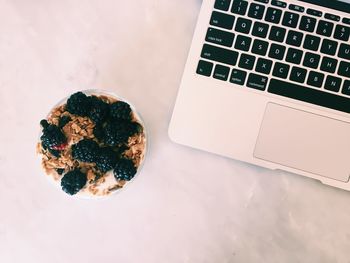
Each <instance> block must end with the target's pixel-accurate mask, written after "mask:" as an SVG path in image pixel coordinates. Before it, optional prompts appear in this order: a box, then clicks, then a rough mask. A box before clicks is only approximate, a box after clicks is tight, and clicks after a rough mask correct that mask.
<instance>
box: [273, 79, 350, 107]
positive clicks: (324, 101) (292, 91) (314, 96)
mask: <svg viewBox="0 0 350 263" xmlns="http://www.w3.org/2000/svg"><path fill="white" fill-rule="evenodd" d="M267 91H268V92H269V93H273V94H276V95H280V96H284V97H288V98H291V99H295V100H300V101H304V102H308V103H312V104H316V105H318V106H322V107H326V108H330V109H333V110H338V111H342V112H346V113H350V98H346V97H342V96H338V95H335V94H331V93H328V92H324V91H320V90H316V89H312V88H308V87H304V86H301V85H297V84H294V83H291V82H286V81H281V80H277V79H271V80H270V83H269V85H268V89H267Z"/></svg>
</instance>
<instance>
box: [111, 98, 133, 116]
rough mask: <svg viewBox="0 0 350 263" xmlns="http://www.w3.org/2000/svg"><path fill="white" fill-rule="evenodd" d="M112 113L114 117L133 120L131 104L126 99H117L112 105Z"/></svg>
mask: <svg viewBox="0 0 350 263" xmlns="http://www.w3.org/2000/svg"><path fill="white" fill-rule="evenodd" d="M109 108H110V115H111V117H112V118H113V119H121V120H131V108H130V105H129V104H127V103H126V102H124V101H117V102H114V103H112V104H111V105H110V107H109Z"/></svg>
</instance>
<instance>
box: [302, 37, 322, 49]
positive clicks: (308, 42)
mask: <svg viewBox="0 0 350 263" xmlns="http://www.w3.org/2000/svg"><path fill="white" fill-rule="evenodd" d="M320 42H321V38H319V37H317V36H312V35H306V37H305V41H304V45H303V47H304V48H305V49H309V50H313V51H317V50H318V48H319V46H320Z"/></svg>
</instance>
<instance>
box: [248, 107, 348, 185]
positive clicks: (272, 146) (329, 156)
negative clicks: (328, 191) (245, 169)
mask: <svg viewBox="0 0 350 263" xmlns="http://www.w3.org/2000/svg"><path fill="white" fill-rule="evenodd" d="M349 137H350V123H347V122H343V121H339V120H335V119H331V118H327V117H324V116H320V115H316V114H313V113H309V112H305V111H301V110H297V109H293V108H289V107H285V106H281V105H278V104H274V103H269V104H268V105H267V108H266V112H265V115H264V118H263V122H262V125H261V128H260V133H259V137H258V139H257V142H256V146H255V150H254V157H256V158H259V159H262V160H265V161H270V162H273V163H276V164H280V165H283V166H287V167H290V168H294V169H298V170H302V171H305V172H309V173H313V174H315V175H320V176H324V177H328V178H331V179H335V180H338V181H342V182H347V181H348V180H349V176H350V139H349Z"/></svg>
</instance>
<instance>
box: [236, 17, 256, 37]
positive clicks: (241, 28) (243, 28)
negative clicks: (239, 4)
mask: <svg viewBox="0 0 350 263" xmlns="http://www.w3.org/2000/svg"><path fill="white" fill-rule="evenodd" d="M251 27H252V21H251V20H248V19H245V18H238V19H237V22H236V27H235V30H236V31H237V32H241V33H245V34H249V32H250V28H251Z"/></svg>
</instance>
